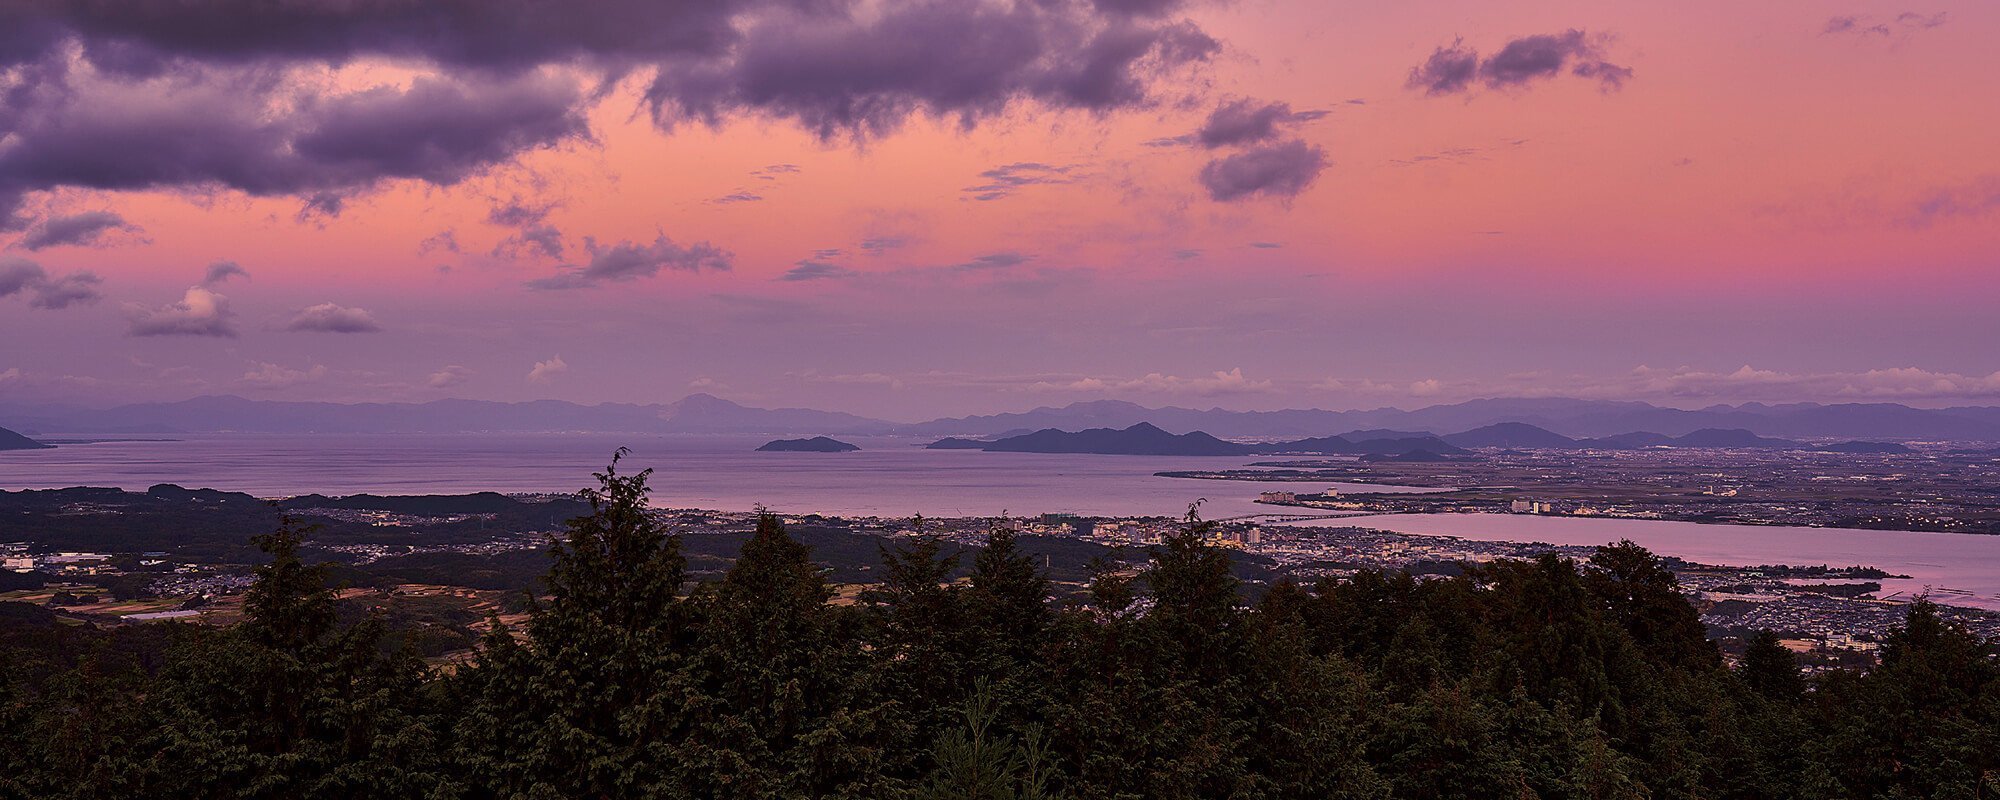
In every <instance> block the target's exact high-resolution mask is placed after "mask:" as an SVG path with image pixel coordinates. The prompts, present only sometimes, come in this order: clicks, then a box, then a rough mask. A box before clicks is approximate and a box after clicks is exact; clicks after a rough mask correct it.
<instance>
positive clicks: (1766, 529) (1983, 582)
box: [1299, 514, 2000, 610]
mask: <svg viewBox="0 0 2000 800" xmlns="http://www.w3.org/2000/svg"><path fill="white" fill-rule="evenodd" d="M1343 523H1345V524H1351V525H1358V526H1361V527H1365V528H1376V529H1380V530H1386V531H1396V532H1399V533H1420V534H1427V535H1432V536H1457V537H1460V538H1463V539H1474V540H1479V541H1488V542H1546V543H1548V544H1561V545H1597V544H1607V543H1610V542H1615V541H1618V540H1620V539H1630V540H1632V541H1633V542H1635V543H1637V544H1638V545H1639V546H1641V547H1644V548H1646V549H1648V550H1651V551H1653V552H1655V553H1660V554H1669V555H1675V556H1679V557H1681V558H1684V559H1687V560H1689V561H1694V562H1699V563H1703V564H1719V565H1730V566H1757V565H1759V564H1791V565H1794V566H1813V565H1818V564H1825V565H1827V566H1832V567H1851V566H1856V565H1867V566H1872V567H1880V568H1881V569H1883V570H1885V571H1888V572H1890V573H1892V574H1897V575H1909V576H1911V577H1910V579H1908V580H1898V579H1894V578H1888V579H1883V580H1882V581H1881V584H1882V591H1881V593H1880V594H1881V595H1882V596H1887V595H1889V594H1891V593H1893V592H1903V593H1904V594H1905V595H1906V596H1907V595H1911V594H1916V593H1918V592H1921V591H1924V590H1925V589H1926V588H1929V589H1930V590H1932V592H1933V599H1935V600H1937V601H1938V602H1940V603H1948V604H1951V605H1959V606H1976V607H1979V608H1987V609H1994V610H2000V536H1977V535H1972V534H1963V533H1919V532H1915V531H1863V530H1851V529H1846V528H1798V527H1788V526H1782V525H1708V524H1702V523H1698V522H1675V521H1670V520H1658V519H1616V518H1609V517H1545V516H1538V515H1533V514H1384V515H1379V516H1367V517H1355V518H1353V519H1352V520H1351V521H1349V520H1342V521H1339V522H1327V523H1310V522H1308V523H1299V524H1304V525H1312V524H1321V525H1338V524H1343ZM1957 592H1969V593H1970V594H1969V595H1968V594H1958V593H1957Z"/></svg>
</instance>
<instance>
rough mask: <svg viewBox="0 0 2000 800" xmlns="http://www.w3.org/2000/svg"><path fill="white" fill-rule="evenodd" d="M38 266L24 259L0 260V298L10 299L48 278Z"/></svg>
mask: <svg viewBox="0 0 2000 800" xmlns="http://www.w3.org/2000/svg"><path fill="white" fill-rule="evenodd" d="M48 276H49V274H48V272H47V271H46V270H43V269H42V267H41V265H40V264H36V263H35V262H33V261H29V260H27V259H25V258H0V297H12V296H14V295H16V294H19V293H21V292H22V291H24V290H26V289H28V288H29V287H32V286H34V285H35V284H37V283H40V282H41V281H43V280H46V279H47V278H48Z"/></svg>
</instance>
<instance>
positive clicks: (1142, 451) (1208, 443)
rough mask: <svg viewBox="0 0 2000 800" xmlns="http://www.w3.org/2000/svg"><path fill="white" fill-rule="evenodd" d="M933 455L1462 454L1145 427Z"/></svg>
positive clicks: (948, 445)
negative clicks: (1250, 439)
mask: <svg viewBox="0 0 2000 800" xmlns="http://www.w3.org/2000/svg"><path fill="white" fill-rule="evenodd" d="M929 447H930V448H931V449H933V450H985V451H987V452H993V453H1093V454H1097V455H1123V456H1251V455H1323V456H1324V455H1393V456H1402V455H1407V454H1410V453H1428V454H1430V455H1431V456H1432V457H1433V458H1435V457H1437V454H1438V453H1440V452H1443V453H1463V452H1465V451H1464V450H1461V449H1459V448H1457V447H1453V446H1451V445H1450V444H1448V443H1446V442H1444V441H1441V440H1439V439H1437V438H1436V437H1432V436H1417V437H1409V438H1400V439H1368V440H1364V441H1359V442H1354V441H1349V440H1347V439H1346V438H1343V437H1340V436H1323V437H1319V438H1316V439H1300V440H1298V441H1293V442H1271V443H1267V444H1237V443H1235V442H1225V441H1223V440H1221V439H1217V438H1215V437H1213V436H1210V435H1208V434H1206V433H1203V432H1201V431H1194V432H1193V433H1183V434H1179V435H1176V434H1172V433H1168V432H1166V431H1164V430H1161V429H1160V428H1158V427H1157V426H1155V425H1153V424H1152V423H1149V422H1141V423H1138V424H1136V425H1132V426H1130V427H1127V428H1124V429H1122V430H1121V429H1115V428H1090V429H1088V430H1082V431H1077V432H1075V433H1070V432H1067V431H1060V430H1056V429H1055V428H1046V429H1043V430H1039V431H1035V432H1034V433H1028V434H1022V435H1020V436H1009V437H1006V438H1004V439H998V440H995V441H991V442H981V441H975V440H970V439H960V438H946V439H939V440H938V441H935V442H932V443H931V444H930V445H929Z"/></svg>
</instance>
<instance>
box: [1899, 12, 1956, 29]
mask: <svg viewBox="0 0 2000 800" xmlns="http://www.w3.org/2000/svg"><path fill="white" fill-rule="evenodd" d="M1950 21H1951V17H1950V15H1949V14H1946V13H1945V12H1943V11H1939V12H1937V13H1936V14H1931V15H1928V16H1926V15H1924V14H1919V13H1917V12H1915V11H1905V12H1903V13H1901V14H1897V15H1896V24H1898V25H1902V26H1904V27H1907V28H1935V27H1938V26H1939V25H1943V24H1945V23H1947V22H1950Z"/></svg>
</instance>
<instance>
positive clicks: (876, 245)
mask: <svg viewBox="0 0 2000 800" xmlns="http://www.w3.org/2000/svg"><path fill="white" fill-rule="evenodd" d="M905 244H908V242H907V241H905V240H903V239H901V238H898V237H894V236H875V237H871V238H867V239H862V240H861V250H862V252H865V253H867V254H869V255H871V256H879V255H881V254H883V253H884V252H887V251H890V250H895V249H898V248H901V247H902V246H904V245H905Z"/></svg>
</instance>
